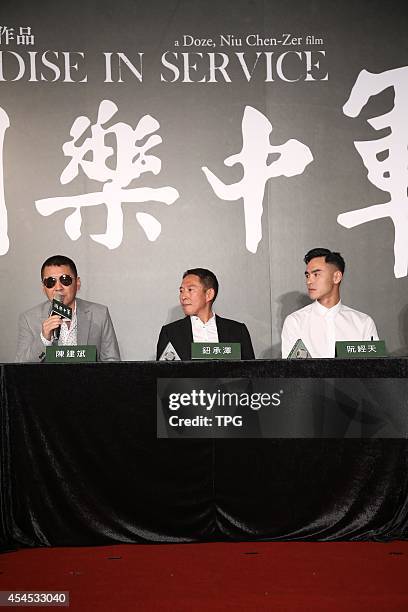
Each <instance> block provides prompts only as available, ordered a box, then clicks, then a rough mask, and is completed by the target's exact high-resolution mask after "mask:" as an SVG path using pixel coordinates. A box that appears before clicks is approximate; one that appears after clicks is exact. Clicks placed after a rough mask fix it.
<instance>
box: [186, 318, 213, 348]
mask: <svg viewBox="0 0 408 612" xmlns="http://www.w3.org/2000/svg"><path fill="white" fill-rule="evenodd" d="M190 319H191V327H192V330H193V342H218V330H217V322H216V320H215V313H213V315H212V317H211V319H208V321H207V323H203V322H202V320H201V319H200V317H196V316H195V315H193V316H191V317H190Z"/></svg>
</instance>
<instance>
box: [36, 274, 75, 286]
mask: <svg viewBox="0 0 408 612" xmlns="http://www.w3.org/2000/svg"><path fill="white" fill-rule="evenodd" d="M57 280H59V282H60V283H61V285H64V287H69V286H70V285H72V276H70V275H69V274H61V276H60V277H59V279H58V278H56V277H55V276H47V278H43V281H42V282H43V285H44V287H47V289H52V288H53V287H55V285H56V284H57Z"/></svg>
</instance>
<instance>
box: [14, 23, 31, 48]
mask: <svg viewBox="0 0 408 612" xmlns="http://www.w3.org/2000/svg"><path fill="white" fill-rule="evenodd" d="M16 40H17V44H18V45H33V44H34V36H33V34H31V27H30V26H26V27H20V28H19V33H18V34H17V39H16Z"/></svg>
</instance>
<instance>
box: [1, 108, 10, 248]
mask: <svg viewBox="0 0 408 612" xmlns="http://www.w3.org/2000/svg"><path fill="white" fill-rule="evenodd" d="M8 127H10V120H9V118H8V115H7V113H6V112H5V111H4V110H3V109H2V108H0V255H5V253H7V251H8V250H9V246H10V241H9V238H8V234H7V227H8V226H7V208H6V200H5V197H4V171H3V144H4V135H5V133H6V130H7V128H8Z"/></svg>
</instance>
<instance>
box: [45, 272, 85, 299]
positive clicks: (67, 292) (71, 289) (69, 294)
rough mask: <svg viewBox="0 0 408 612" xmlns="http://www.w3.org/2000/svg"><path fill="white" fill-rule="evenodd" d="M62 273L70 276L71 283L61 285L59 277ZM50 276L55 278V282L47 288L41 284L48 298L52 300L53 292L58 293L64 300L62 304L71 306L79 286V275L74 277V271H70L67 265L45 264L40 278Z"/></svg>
mask: <svg viewBox="0 0 408 612" xmlns="http://www.w3.org/2000/svg"><path fill="white" fill-rule="evenodd" d="M63 274H65V275H68V276H70V277H71V278H72V283H71V285H69V286H68V287H67V286H65V285H63V284H62V283H61V281H60V277H61V276H62V275H63ZM50 276H51V277H53V278H55V279H57V282H56V283H55V285H54V286H53V287H52V288H51V289H48V288H47V287H45V286H44V284H43V291H44V293H45V295H46V296H47V298H48V299H49V300H52V299H53V297H54V295H55V293H60V294H61V295H62V301H63V302H64V304H65V305H66V306H69V307H70V308H73V307H74V301H75V296H76V294H77V291H78V289H79V288H80V286H81V279H80V278H79V276H78V278H75V276H74V273H73V272H72V270H71V268H70V267H69V266H45V268H44V271H43V277H42V280H43V279H44V278H49V277H50Z"/></svg>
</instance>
